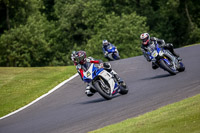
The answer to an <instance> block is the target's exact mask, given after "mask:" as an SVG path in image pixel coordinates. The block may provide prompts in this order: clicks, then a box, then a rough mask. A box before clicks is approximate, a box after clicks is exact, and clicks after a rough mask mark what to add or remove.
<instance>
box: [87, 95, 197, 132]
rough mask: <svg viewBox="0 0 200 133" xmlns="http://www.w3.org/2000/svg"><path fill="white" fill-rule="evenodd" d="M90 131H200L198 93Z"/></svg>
mask: <svg viewBox="0 0 200 133" xmlns="http://www.w3.org/2000/svg"><path fill="white" fill-rule="evenodd" d="M90 133H200V95H197V96H194V97H191V98H188V99H185V100H183V101H180V102H177V103H173V104H170V105H167V106H164V107H162V108H160V109H157V110H155V111H152V112H149V113H146V114H144V115H141V116H138V117H136V118H131V119H127V120H125V121H122V122H120V123H117V124H113V125H110V126H107V127H104V128H101V129H98V130H95V131H91V132H90Z"/></svg>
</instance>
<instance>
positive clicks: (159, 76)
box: [141, 74, 173, 80]
mask: <svg viewBox="0 0 200 133" xmlns="http://www.w3.org/2000/svg"><path fill="white" fill-rule="evenodd" d="M169 76H173V75H171V74H163V75H158V76H153V77H148V78H143V79H141V80H150V79H159V78H166V77H169Z"/></svg>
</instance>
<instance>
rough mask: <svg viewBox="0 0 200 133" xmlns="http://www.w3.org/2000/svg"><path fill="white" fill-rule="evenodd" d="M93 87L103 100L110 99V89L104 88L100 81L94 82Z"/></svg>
mask: <svg viewBox="0 0 200 133" xmlns="http://www.w3.org/2000/svg"><path fill="white" fill-rule="evenodd" d="M94 86H95V87H96V90H97V91H98V92H99V94H100V95H101V96H102V97H103V98H105V99H106V100H110V99H112V94H111V89H110V88H109V89H108V88H105V87H104V86H103V85H102V83H101V82H100V81H98V80H97V81H96V82H95V83H94Z"/></svg>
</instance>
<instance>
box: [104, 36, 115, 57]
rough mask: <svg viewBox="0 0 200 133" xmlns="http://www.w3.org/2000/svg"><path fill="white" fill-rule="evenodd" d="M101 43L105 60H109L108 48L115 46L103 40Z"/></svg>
mask: <svg viewBox="0 0 200 133" xmlns="http://www.w3.org/2000/svg"><path fill="white" fill-rule="evenodd" d="M102 43H103V45H102V50H103V54H104V56H105V58H107V59H108V60H109V57H108V48H109V47H115V46H114V45H113V44H111V43H110V42H108V40H103V42H102Z"/></svg>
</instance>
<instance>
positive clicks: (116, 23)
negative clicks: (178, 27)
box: [86, 12, 148, 59]
mask: <svg viewBox="0 0 200 133" xmlns="http://www.w3.org/2000/svg"><path fill="white" fill-rule="evenodd" d="M145 20H146V18H145V17H140V16H138V15H137V14H136V13H135V12H134V13H132V14H130V15H125V14H122V16H117V15H116V14H115V13H112V14H110V15H106V19H103V20H101V21H100V23H101V24H102V25H101V26H102V27H101V29H99V30H98V33H97V34H96V35H94V36H92V38H91V39H90V40H89V41H88V44H87V47H86V51H88V54H89V55H92V56H94V57H96V58H100V59H102V58H103V53H102V49H101V48H102V40H104V39H107V40H108V41H110V42H111V43H113V44H115V45H116V46H117V48H118V50H119V52H120V55H121V57H122V58H127V57H131V56H137V55H140V54H141V50H140V44H141V42H140V39H139V36H140V34H141V33H143V32H147V31H148V27H147V26H146V23H145ZM103 24H104V25H103Z"/></svg>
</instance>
